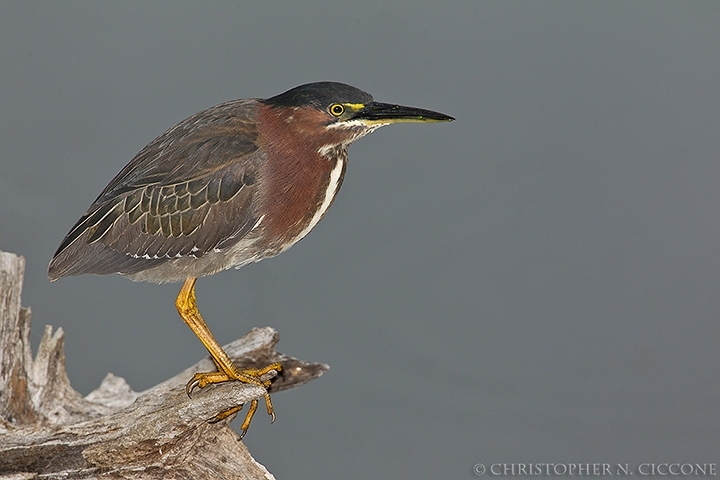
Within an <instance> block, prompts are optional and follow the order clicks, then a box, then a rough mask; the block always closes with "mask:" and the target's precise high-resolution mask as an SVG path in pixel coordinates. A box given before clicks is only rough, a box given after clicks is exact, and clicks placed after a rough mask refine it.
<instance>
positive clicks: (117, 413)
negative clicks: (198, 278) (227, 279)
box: [0, 252, 328, 479]
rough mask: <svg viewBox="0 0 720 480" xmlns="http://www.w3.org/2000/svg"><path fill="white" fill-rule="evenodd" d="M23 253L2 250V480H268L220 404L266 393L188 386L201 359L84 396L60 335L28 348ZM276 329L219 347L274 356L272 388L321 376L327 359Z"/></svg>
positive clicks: (207, 366) (255, 357) (266, 359)
mask: <svg viewBox="0 0 720 480" xmlns="http://www.w3.org/2000/svg"><path fill="white" fill-rule="evenodd" d="M24 270H25V260H24V258H23V257H18V256H16V255H13V254H10V253H5V252H0V479H11V478H12V479H35V478H37V479H40V478H71V479H86V478H87V479H89V478H102V479H110V478H112V479H156V478H157V479H159V478H177V479H202V478H221V479H241V478H242V479H272V478H274V477H273V476H272V475H271V474H270V472H268V471H267V469H265V467H263V466H262V465H260V464H259V463H257V462H256V461H255V460H254V459H253V458H252V456H251V455H250V453H249V452H248V450H247V448H246V447H245V445H244V444H243V443H242V442H241V441H239V440H240V439H239V436H238V434H237V433H236V432H235V431H234V430H232V429H231V428H230V427H229V426H228V423H229V421H230V420H231V418H229V419H227V420H223V421H221V422H218V423H209V421H208V420H210V419H212V418H213V417H214V416H215V415H217V414H218V413H219V412H222V411H224V410H227V409H228V408H230V407H232V406H235V405H239V404H243V403H248V402H250V401H251V400H253V399H256V398H260V397H262V395H263V394H264V393H265V392H264V390H263V389H262V388H260V387H257V386H252V385H246V384H240V383H232V384H222V385H217V386H211V387H207V388H205V389H203V390H201V391H196V393H194V394H193V397H192V399H190V398H188V396H187V395H186V393H185V383H186V382H187V380H188V379H189V378H190V377H191V376H192V374H193V373H195V372H198V371H210V370H212V369H213V368H214V365H213V363H212V360H210V358H209V357H208V358H205V359H203V360H201V361H199V362H198V363H197V364H195V365H193V366H192V367H190V368H188V369H186V370H185V371H183V372H180V373H179V374H178V375H176V376H174V377H172V378H170V379H168V380H166V381H164V382H162V383H160V384H159V385H157V386H155V387H153V388H151V389H149V390H146V391H144V392H140V393H138V392H134V391H132V389H131V388H130V386H129V385H128V384H127V383H126V382H125V380H123V379H122V378H120V377H116V376H114V375H112V374H108V375H107V377H106V378H105V379H104V380H103V382H102V384H101V385H100V387H98V389H96V390H94V391H93V392H91V393H90V394H89V395H87V396H86V397H83V396H82V395H80V394H79V393H78V392H77V391H75V390H74V389H73V388H72V387H71V386H70V381H69V380H68V377H67V373H66V371H65V354H64V350H63V346H64V334H63V331H62V329H61V328H58V329H57V330H56V331H55V332H54V333H53V331H52V327H50V326H46V327H45V334H44V336H43V338H42V341H41V343H40V347H39V349H38V353H37V356H36V357H35V359H34V360H33V358H32V352H31V349H30V341H29V338H30V309H29V308H23V307H22V306H21V298H20V296H21V289H22V280H23V274H24ZM277 342H278V334H277V332H276V331H275V330H274V329H272V328H270V327H265V328H255V329H253V330H252V331H251V332H250V333H248V334H247V335H245V336H244V337H243V338H240V339H238V340H236V341H234V342H232V343H231V344H229V345H227V346H225V347H224V348H225V351H226V352H227V353H228V354H229V355H230V357H231V358H232V359H233V361H235V363H237V364H238V365H240V366H248V367H251V366H252V367H261V366H264V365H267V364H269V363H272V362H280V363H282V364H283V367H284V369H285V372H284V376H280V377H277V378H275V379H273V384H272V387H271V389H270V390H271V392H276V391H280V390H286V389H288V388H292V387H296V386H298V385H301V384H303V383H305V382H308V381H310V380H312V379H314V378H317V377H319V376H320V375H322V374H323V373H324V372H325V371H326V370H327V368H328V367H327V366H326V365H323V364H318V363H307V362H303V361H300V360H298V359H295V358H292V357H289V356H286V355H283V354H280V353H278V352H276V351H275V344H276V343H277Z"/></svg>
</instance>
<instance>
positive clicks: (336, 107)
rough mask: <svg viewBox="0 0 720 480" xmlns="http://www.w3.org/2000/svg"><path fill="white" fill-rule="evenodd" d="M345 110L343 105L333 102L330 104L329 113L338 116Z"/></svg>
mask: <svg viewBox="0 0 720 480" xmlns="http://www.w3.org/2000/svg"><path fill="white" fill-rule="evenodd" d="M343 112H345V107H343V106H342V105H340V104H339V103H333V104H332V105H330V113H332V114H333V115H334V116H336V117H339V116H340V115H342V114H343Z"/></svg>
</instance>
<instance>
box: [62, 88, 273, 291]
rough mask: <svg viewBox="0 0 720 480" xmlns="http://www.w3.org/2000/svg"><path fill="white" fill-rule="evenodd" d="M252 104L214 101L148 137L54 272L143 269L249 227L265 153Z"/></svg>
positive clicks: (213, 245) (221, 242)
mask: <svg viewBox="0 0 720 480" xmlns="http://www.w3.org/2000/svg"><path fill="white" fill-rule="evenodd" d="M254 105H255V104H254V101H252V100H242V101H235V102H228V103H226V104H221V105H218V106H215V107H212V108H210V109H208V110H205V111H203V112H200V113H198V114H196V115H193V116H192V117H190V118H188V119H187V120H185V121H183V122H181V123H180V124H178V125H177V126H175V127H173V128H172V129H170V130H168V131H167V132H165V133H164V134H162V135H160V136H159V137H158V138H156V139H155V140H153V141H152V142H151V143H150V144H148V145H147V146H146V147H145V148H144V149H143V150H142V151H141V152H140V153H138V155H137V156H136V157H135V158H134V159H133V161H132V162H130V163H129V164H128V165H127V166H126V167H125V168H124V169H123V170H122V171H121V172H120V173H119V174H118V175H117V176H116V177H115V178H114V179H113V180H112V181H111V182H110V183H109V184H108V186H107V187H105V189H104V190H103V192H102V193H101V194H100V195H99V196H98V198H97V199H96V200H95V202H94V203H93V204H92V205H91V206H90V208H89V209H88V211H87V212H86V213H85V214H84V215H83V217H82V218H81V219H80V220H79V221H78V222H77V223H76V224H75V226H74V227H73V228H72V230H70V232H69V233H68V234H67V236H66V237H65V239H64V240H63V242H62V243H61V244H60V247H59V248H58V250H57V252H56V253H55V256H54V257H53V260H52V261H51V262H50V267H49V269H48V275H49V277H50V278H51V279H57V278H60V277H63V276H69V275H80V274H83V273H96V274H108V273H123V274H132V273H137V272H140V271H143V270H145V269H148V268H151V267H154V266H157V265H158V264H160V263H164V262H167V261H169V260H171V259H174V258H181V257H196V258H197V257H201V256H202V255H204V254H205V253H207V252H209V251H212V250H222V249H223V248H226V247H227V246H229V245H232V244H234V243H235V242H237V241H238V240H240V239H241V238H242V237H243V236H244V235H246V234H247V233H248V232H249V231H250V230H251V229H252V227H253V226H254V225H255V224H256V223H257V215H255V212H254V211H253V209H252V198H253V195H254V194H255V191H256V189H257V187H256V179H257V175H258V171H259V168H260V165H261V162H262V161H263V155H262V154H261V153H260V152H259V150H258V147H257V130H256V128H255V123H254V121H253V120H254V118H253V117H254V112H255V109H254Z"/></svg>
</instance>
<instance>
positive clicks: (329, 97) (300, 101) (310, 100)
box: [264, 82, 373, 107]
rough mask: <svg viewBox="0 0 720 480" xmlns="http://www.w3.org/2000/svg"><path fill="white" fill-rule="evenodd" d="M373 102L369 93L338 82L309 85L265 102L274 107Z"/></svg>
mask: <svg viewBox="0 0 720 480" xmlns="http://www.w3.org/2000/svg"><path fill="white" fill-rule="evenodd" d="M372 101H373V97H372V95H370V94H369V93H366V92H363V91H362V90H360V89H359V88H355V87H353V86H351V85H346V84H344V83H338V82H315V83H307V84H305V85H300V86H299V87H295V88H293V89H291V90H288V91H287V92H284V93H281V94H280V95H275V96H274V97H270V98H268V99H266V100H264V102H265V103H266V104H267V105H270V106H272V107H304V106H314V107H326V106H328V105H330V104H332V103H361V104H367V103H370V102H372Z"/></svg>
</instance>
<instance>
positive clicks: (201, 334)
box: [175, 278, 282, 438]
mask: <svg viewBox="0 0 720 480" xmlns="http://www.w3.org/2000/svg"><path fill="white" fill-rule="evenodd" d="M196 281H197V278H188V279H187V280H185V283H184V284H183V286H182V288H181V289H180V293H179V294H178V296H177V299H176V300H175V306H176V307H177V311H178V313H179V314H180V317H182V319H183V320H184V321H185V323H187V325H188V326H189V327H190V329H191V330H192V331H193V332H194V333H195V335H197V337H198V338H199V339H200V341H201V342H202V343H203V345H205V348H207V350H208V352H210V357H211V358H212V359H213V362H215V365H216V366H217V369H218V371H217V372H209V373H196V374H195V375H193V377H192V378H191V379H190V381H189V382H188V383H187V386H186V387H185V389H186V391H187V394H188V396H190V394H191V393H192V391H193V390H194V389H195V388H196V387H197V388H204V387H206V386H208V385H212V384H214V383H223V382H230V381H239V382H243V383H249V384H251V385H258V386H260V387H264V388H265V389H267V388H268V387H269V386H270V380H263V379H262V377H263V376H264V375H266V374H267V373H269V372H271V371H273V370H275V371H277V372H280V371H281V370H282V365H280V364H279V363H272V364H270V365H268V366H267V367H264V368H261V369H257V368H244V369H240V368H238V367H237V366H235V364H234V363H233V362H232V360H230V357H228V355H227V353H225V350H223V349H222V347H221V346H220V344H219V343H218V342H217V340H215V337H214V336H213V334H212V333H211V332H210V328H208V326H207V324H206V323H205V320H203V318H202V315H200V311H199V310H198V308H197V302H196V299H195V282H196ZM257 406H258V401H257V400H253V401H252V402H251V404H250V408H249V410H248V413H247V415H246V416H245V420H244V421H243V423H242V426H241V429H242V432H241V436H240V438H242V437H243V436H245V433H246V432H247V429H248V428H249V427H250V421H251V420H252V417H253V415H254V414H255V410H257ZM265 406H266V408H267V413H268V415H270V417H271V418H272V421H273V422H274V421H275V411H274V409H273V406H272V401H271V400H270V394H269V393H265ZM242 407H243V406H242V405H239V406H237V407H233V408H231V409H230V410H227V411H225V412H221V413H219V414H218V415H217V416H215V418H213V420H212V421H214V422H217V421H220V420H222V419H224V418H227V417H229V416H230V415H233V414H235V413H237V412H239V411H240V410H241V409H242Z"/></svg>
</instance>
